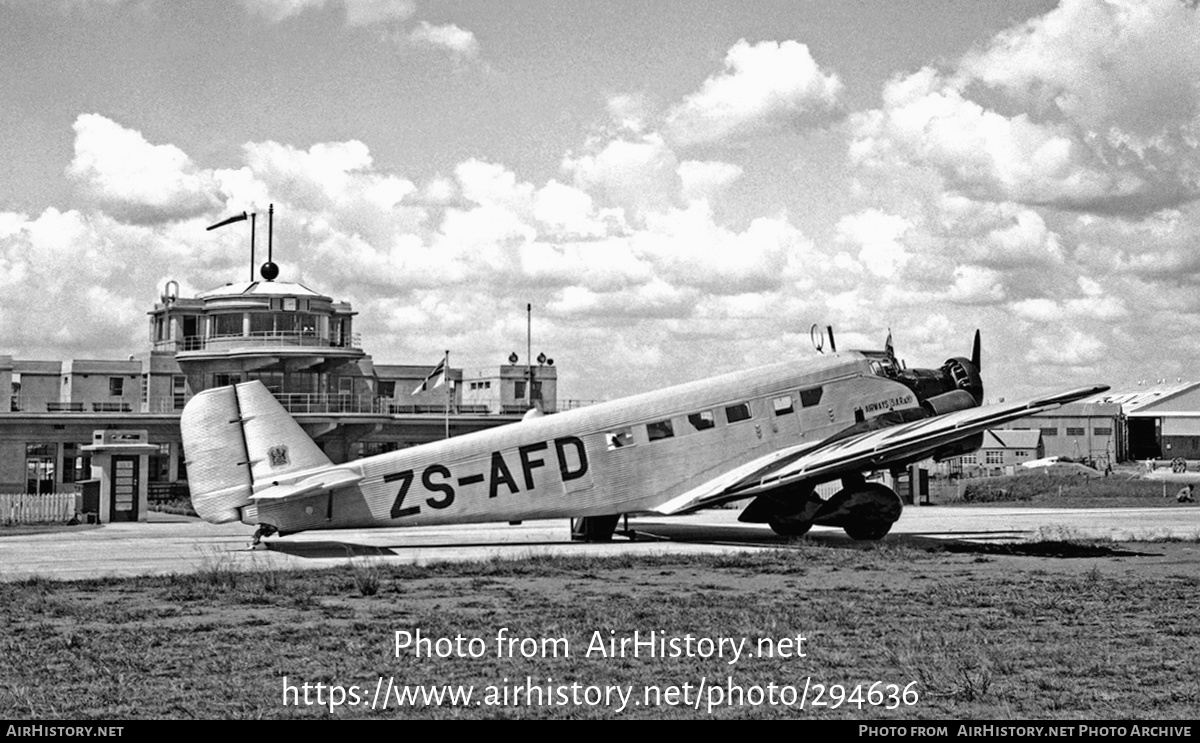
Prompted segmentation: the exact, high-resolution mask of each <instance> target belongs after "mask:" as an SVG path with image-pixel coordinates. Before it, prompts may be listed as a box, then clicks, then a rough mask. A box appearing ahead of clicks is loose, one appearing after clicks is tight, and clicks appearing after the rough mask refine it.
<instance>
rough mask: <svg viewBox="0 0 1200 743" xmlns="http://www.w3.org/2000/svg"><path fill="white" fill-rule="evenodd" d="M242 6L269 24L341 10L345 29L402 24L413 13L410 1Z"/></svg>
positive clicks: (255, 0) (271, 1)
mask: <svg viewBox="0 0 1200 743" xmlns="http://www.w3.org/2000/svg"><path fill="white" fill-rule="evenodd" d="M242 4H243V5H244V6H245V7H246V9H247V10H249V11H250V12H252V13H254V14H256V15H259V16H261V17H262V18H265V19H266V20H267V21H269V22H271V23H279V22H281V21H285V20H288V19H289V18H294V17H295V16H298V15H300V14H301V13H304V12H305V11H309V10H321V9H324V8H327V7H334V8H341V9H342V10H343V11H344V12H345V14H346V24H347V25H349V26H366V25H370V24H373V23H382V22H386V21H393V20H404V19H406V18H408V17H409V16H411V15H412V14H413V12H414V10H415V8H414V4H413V2H412V0H242Z"/></svg>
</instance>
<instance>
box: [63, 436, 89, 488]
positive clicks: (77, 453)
mask: <svg viewBox="0 0 1200 743" xmlns="http://www.w3.org/2000/svg"><path fill="white" fill-rule="evenodd" d="M84 446H87V444H77V443H74V442H70V441H68V442H66V443H64V444H63V461H62V481H63V482H79V481H81V480H86V479H88V478H89V477H91V476H92V455H91V454H89V453H88V452H85V451H83V447H84Z"/></svg>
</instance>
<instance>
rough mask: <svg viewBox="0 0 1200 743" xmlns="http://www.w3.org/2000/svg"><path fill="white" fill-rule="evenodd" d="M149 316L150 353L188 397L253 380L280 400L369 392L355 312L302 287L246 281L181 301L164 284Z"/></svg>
mask: <svg viewBox="0 0 1200 743" xmlns="http://www.w3.org/2000/svg"><path fill="white" fill-rule="evenodd" d="M149 314H150V340H151V343H152V346H153V353H154V354H155V355H171V356H173V357H174V360H175V362H176V363H177V364H178V365H179V368H180V370H181V371H182V372H183V373H184V374H185V375H186V376H187V381H188V387H189V388H190V390H191V392H192V393H193V394H194V393H195V392H198V391H200V390H203V389H209V388H211V387H218V386H221V385H226V384H236V383H238V382H244V381H248V380H251V379H260V380H262V381H263V383H264V384H266V385H267V387H268V388H269V389H270V390H271V391H272V392H274V393H275V394H276V395H277V396H279V397H281V398H284V397H285V396H290V395H305V396H314V395H315V396H324V395H329V394H339V395H343V396H350V397H355V398H357V397H360V396H362V397H366V398H368V399H369V398H370V397H371V396H372V394H373V384H372V383H373V381H374V380H373V374H372V368H371V358H370V356H368V355H367V354H366V353H365V352H364V351H363V350H362V348H361V346H360V343H359V339H358V337H357V336H356V335H355V333H354V332H353V317H354V315H355V314H357V313H355V312H354V311H353V310H351V308H350V305H349V304H347V303H345V302H335V301H334V300H333V299H331V298H330V297H328V296H325V295H323V294H320V293H319V292H315V291H313V290H312V289H309V288H308V287H306V286H304V285H303V284H298V283H291V282H286V281H251V282H243V283H236V284H226V285H225V286H223V287H220V288H217V289H212V290H210V291H205V292H201V293H199V294H197V295H196V296H195V297H180V296H179V292H178V285H177V284H175V282H168V284H167V288H166V290H165V291H164V292H163V294H162V297H161V301H160V302H158V303H156V304H155V306H154V309H153V310H152V311H151V312H150V313H149Z"/></svg>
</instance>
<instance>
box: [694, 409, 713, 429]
mask: <svg viewBox="0 0 1200 743" xmlns="http://www.w3.org/2000/svg"><path fill="white" fill-rule="evenodd" d="M687 419H688V423H690V424H691V426H692V428H694V429H696V430H697V431H704V430H707V429H709V428H712V427H714V426H716V425H717V422H716V416H714V415H713V412H712V411H711V410H701V411H700V412H699V413H692V414H691V415H689V416H688V417H687Z"/></svg>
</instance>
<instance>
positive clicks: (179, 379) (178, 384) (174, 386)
mask: <svg viewBox="0 0 1200 743" xmlns="http://www.w3.org/2000/svg"><path fill="white" fill-rule="evenodd" d="M186 402H187V377H184V376H181V375H175V376H173V377H171V407H172V408H173V409H175V410H183V405H184V403H186Z"/></svg>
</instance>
